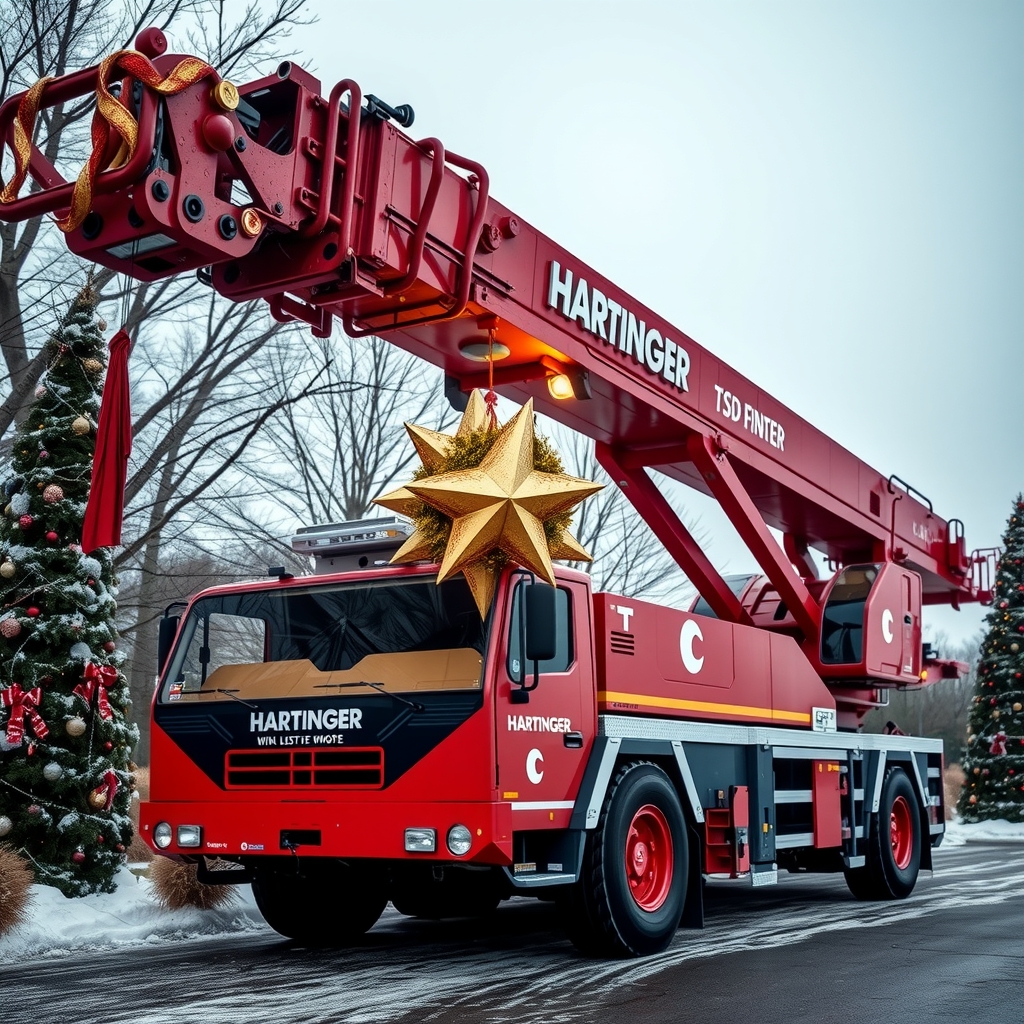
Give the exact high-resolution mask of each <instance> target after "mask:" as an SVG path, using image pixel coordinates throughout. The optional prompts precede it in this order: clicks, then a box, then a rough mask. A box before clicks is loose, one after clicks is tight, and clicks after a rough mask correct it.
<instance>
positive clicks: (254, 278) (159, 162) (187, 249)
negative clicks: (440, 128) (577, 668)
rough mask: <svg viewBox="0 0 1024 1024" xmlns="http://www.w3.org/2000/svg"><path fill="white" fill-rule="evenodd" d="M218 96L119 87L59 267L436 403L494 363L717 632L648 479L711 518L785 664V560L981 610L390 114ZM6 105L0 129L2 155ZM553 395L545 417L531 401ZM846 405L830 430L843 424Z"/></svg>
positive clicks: (819, 442) (856, 474) (51, 91)
mask: <svg viewBox="0 0 1024 1024" xmlns="http://www.w3.org/2000/svg"><path fill="white" fill-rule="evenodd" d="M157 36H159V33H156V35H153V34H150V35H149V36H147V37H146V38H145V39H143V38H142V37H140V40H139V45H140V49H143V50H144V51H145V52H146V54H147V56H148V57H150V58H152V61H153V66H154V67H155V68H156V70H157V71H158V72H159V73H161V74H163V75H167V76H168V77H169V76H170V73H171V71H172V69H173V68H175V66H176V65H178V62H179V61H180V60H181V59H182V58H181V57H177V56H172V55H167V54H164V52H163V49H162V48H161V43H160V39H159V38H157ZM165 45H166V44H165V43H164V44H163V46H164V47H165ZM116 74H118V75H120V74H123V72H117V73H116ZM97 77H98V72H96V70H95V69H90V70H89V71H86V72H79V73H77V74H76V75H73V76H67V77H66V78H64V79H55V80H53V81H51V82H49V83H48V84H47V85H45V86H44V87H43V88H42V92H41V94H37V96H36V101H37V102H38V103H39V104H41V105H42V106H47V105H50V104H52V103H56V102H61V101H66V100H67V99H68V98H70V97H71V96H72V95H80V94H83V93H85V92H87V91H89V90H91V89H93V88H94V87H95V86H96V84H97ZM211 83H212V86H213V87H212V88H211ZM224 85H225V83H221V82H220V79H219V76H217V75H216V73H215V72H214V73H212V74H210V75H208V76H207V77H206V78H204V79H202V80H200V81H197V82H195V83H194V84H193V85H190V86H188V87H187V88H184V89H180V90H179V91H177V92H176V93H174V94H171V95H161V94H159V93H158V92H156V91H154V90H153V89H150V88H149V87H148V86H145V85H143V84H142V83H141V82H139V81H137V80H134V79H132V78H131V77H130V76H126V77H124V79H123V80H122V81H121V89H120V93H119V95H120V96H121V97H122V99H121V101H120V102H121V103H122V105H125V106H127V107H128V108H129V110H130V112H132V113H133V114H134V116H135V118H136V119H137V120H138V122H139V142H138V146H137V149H136V150H135V151H134V152H133V153H132V154H131V156H130V159H129V160H128V161H127V162H125V163H122V164H121V165H119V166H117V167H114V166H110V167H109V168H108V169H106V170H101V171H100V172H99V173H98V175H97V176H96V177H95V180H94V182H93V191H92V194H91V202H90V207H89V212H88V215H87V216H85V217H84V219H83V220H82V221H81V223H80V224H78V225H77V226H75V227H74V228H73V230H70V231H69V232H68V234H67V242H68V245H69V247H70V248H71V249H72V250H73V251H75V252H77V253H79V254H80V255H81V256H83V258H86V259H89V260H94V261H96V262H98V263H100V264H102V265H104V266H107V267H111V268H113V269H116V270H118V271H120V272H123V273H126V274H129V275H131V276H133V277H135V278H137V279H141V280H156V279H160V278H164V277H167V276H170V275H173V274H178V273H181V272H183V271H188V270H197V271H198V272H199V274H200V277H201V278H202V279H204V280H206V281H207V282H209V283H211V284H212V285H213V287H215V288H216V289H217V290H218V291H219V292H221V293H222V294H223V295H225V296H227V297H228V298H231V299H234V300H237V301H242V300H248V299H253V298H262V299H265V300H267V301H268V302H269V304H270V308H271V312H272V314H273V316H274V317H275V318H277V319H279V320H283V321H285V320H296V319H298V320H302V321H305V322H307V323H309V324H310V325H311V326H312V328H313V331H314V333H316V334H320V335H326V334H328V333H329V332H330V330H331V327H332V321H333V318H335V317H338V318H340V319H341V320H342V322H343V323H344V326H345V329H346V331H347V332H348V333H349V334H350V335H352V336H354V337H359V336H363V335H370V334H374V335H381V336H384V337H387V338H388V339H390V340H392V341H393V342H395V343H396V344H398V345H400V346H402V347H403V348H405V349H407V350H409V351H410V352H413V353H415V354H416V355H418V356H420V357H422V358H424V359H426V360H427V361H429V362H432V363H434V364H436V365H438V366H440V367H441V368H442V369H443V370H444V372H445V374H446V376H447V379H448V387H449V391H450V394H451V395H452V396H455V397H456V400H457V394H458V392H465V391H468V390H470V389H472V388H473V387H478V386H482V385H486V384H487V382H488V380H489V379H491V378H489V374H488V372H487V361H488V357H489V356H491V357H493V358H491V359H490V362H491V369H492V370H493V382H494V386H495V387H496V389H497V390H498V391H499V392H500V393H502V394H504V395H506V396H508V397H509V398H511V399H513V400H515V401H519V402H522V401H525V400H526V399H527V398H528V397H532V398H533V399H534V402H535V404H536V406H537V408H538V409H539V410H541V411H543V412H544V413H545V414H546V415H548V416H550V417H551V418H552V419H554V420H556V421H558V422H561V423H564V424H566V425H567V426H569V427H572V428H573V429H575V430H577V431H579V432H581V433H583V434H584V435H586V436H587V437H589V438H591V439H593V440H594V442H595V443H596V445H597V454H598V458H599V460H600V461H601V463H602V465H603V466H604V467H605V468H606V469H607V470H608V472H609V473H610V475H611V476H612V479H613V480H614V481H615V482H616V483H617V484H618V485H619V487H621V488H622V490H623V493H624V494H625V495H626V496H627V498H628V499H629V500H630V501H631V502H632V504H633V505H634V506H635V507H636V508H637V510H638V511H639V513H640V514H641V515H643V517H644V518H645V520H646V521H647V522H648V523H649V524H650V525H651V527H652V529H653V530H654V531H655V533H656V534H657V535H658V536H659V538H660V539H661V540H662V542H663V543H664V544H665V546H666V548H667V549H668V551H669V552H670V553H671V554H672V556H673V557H674V558H675V559H676V560H677V562H678V563H679V564H680V566H681V567H682V568H683V570H684V571H685V572H686V573H687V574H688V576H689V577H690V578H691V580H692V581H693V582H694V584H695V585H696V586H697V588H698V590H699V591H700V592H701V594H702V595H703V597H704V598H705V599H706V600H707V602H708V604H709V605H710V607H711V609H712V610H713V611H714V612H715V613H716V614H717V615H718V616H719V617H721V618H724V619H729V620H731V621H734V622H741V623H749V622H750V621H751V618H750V612H749V609H747V608H745V607H743V606H742V604H741V603H740V601H739V599H738V598H737V596H736V595H734V594H733V592H732V590H731V589H730V587H729V586H728V585H727V583H726V581H725V580H724V579H723V578H722V577H721V576H720V575H719V574H718V572H717V571H716V570H715V569H714V568H713V566H712V565H711V563H710V562H709V560H708V559H707V558H706V556H705V555H704V554H703V552H702V551H701V550H700V547H699V545H698V544H697V543H696V541H695V540H694V538H693V537H692V536H691V535H690V534H689V532H688V531H687V530H686V528H685V526H684V525H683V523H682V522H681V521H680V519H679V518H678V516H677V515H676V514H675V513H674V512H673V510H672V509H671V507H670V505H669V503H668V502H667V501H666V500H665V499H664V497H663V496H662V495H661V493H660V492H659V491H658V489H657V487H656V485H655V483H654V482H653V480H652V478H651V477H650V476H649V474H648V472H647V471H648V470H649V469H655V468H656V469H658V470H659V471H661V472H662V473H664V474H666V475H667V476H669V477H671V478H673V479H675V480H678V481H680V482H682V483H684V484H687V485H688V486H690V487H693V488H695V489H697V490H699V491H702V492H703V493H705V494H710V495H713V496H714V497H715V498H716V499H717V500H718V501H719V502H720V503H721V504H722V506H723V508H724V509H725V511H726V512H727V514H728V516H729V518H730V519H731V521H732V522H733V523H734V524H735V526H736V528H737V530H738V531H739V533H740V535H741V536H742V538H743V540H744V541H745V542H746V544H747V545H748V547H749V548H750V549H751V551H752V553H753V554H754V555H755V557H756V559H757V561H758V563H759V564H760V565H761V567H762V568H763V570H764V572H765V574H766V575H767V576H768V577H769V579H770V580H771V582H772V584H773V586H774V587H775V589H776V590H777V592H778V595H779V597H780V598H781V600H782V602H783V603H784V604H785V606H786V609H788V613H789V614H790V615H792V616H793V619H794V620H795V625H796V627H797V628H798V630H799V632H800V633H801V634H802V636H803V639H804V642H805V646H806V647H807V649H808V650H811V649H812V648H816V647H817V644H818V640H819V634H820V631H821V624H822V602H823V587H822V585H821V584H820V581H817V582H816V581H815V576H816V573H815V569H814V563H813V562H812V560H811V559H810V557H809V556H808V548H815V549H817V550H818V551H820V552H822V553H823V554H824V555H826V556H827V557H828V558H829V559H831V560H832V561H833V562H834V563H836V564H837V565H839V566H849V565H852V564H855V563H873V564H876V565H879V564H883V563H896V564H898V565H900V566H902V567H904V568H906V569H908V570H912V571H913V572H915V573H917V574H919V575H920V578H921V598H920V600H921V601H922V602H923V603H952V604H953V605H957V606H958V605H959V603H960V602H962V601H972V600H978V599H984V598H986V597H987V596H988V595H987V594H986V593H985V592H984V591H983V590H982V589H981V587H980V585H979V583H978V582H977V581H976V580H975V578H974V574H973V573H972V569H973V563H974V560H973V558H972V557H969V556H968V555H967V551H966V547H965V541H964V536H963V527H962V524H961V523H960V522H959V520H956V519H952V520H946V519H943V518H942V517H941V516H939V515H938V514H937V513H936V512H935V510H934V509H933V507H932V505H931V502H930V501H928V499H927V498H925V497H924V496H923V495H921V494H920V493H919V492H917V491H916V490H915V489H914V488H911V487H909V486H908V485H906V484H905V483H904V482H903V481H901V480H900V479H899V478H897V477H895V476H888V477H887V476H886V475H885V474H883V473H881V472H879V471H877V470H875V469H872V468H871V467H870V466H868V465H867V464H866V463H864V462H863V461H861V460H860V459H858V458H857V457H856V456H855V455H853V454H852V453H851V452H849V451H848V450H847V449H845V448H844V447H843V446H842V445H840V444H839V443H837V442H836V441H835V440H833V439H831V438H830V437H828V436H827V435H826V434H824V433H823V432H822V431H820V430H818V429H817V428H816V427H814V426H813V425H811V424H810V423H808V422H807V421H806V420H804V419H802V418H801V417H800V416H798V415H797V414H796V413H795V412H793V411H792V410H791V409H789V408H788V407H786V406H785V405H783V404H782V403H781V402H779V401H777V400H776V399H774V398H773V397H772V396H771V395H769V394H768V393H767V392H765V391H764V390H763V389H761V388H759V387H757V386H756V385H755V384H753V383H752V382H751V381H749V380H747V379H746V378H745V377H744V376H743V375H742V374H740V373H739V372H738V371H736V370H735V369H734V368H732V367H730V366H728V365H727V364H726V363H724V362H723V361H722V360H721V359H719V358H718V357H716V356H715V355H714V354H713V353H711V352H709V351H708V350H707V349H705V348H704V347H702V346H701V345H700V344H698V343H697V342H696V341H694V340H693V339H692V338H690V337H689V336H688V335H686V334H685V333H684V332H683V331H681V330H679V329H678V328H677V327H675V326H674V325H673V324H670V323H669V322H667V321H666V320H664V319H663V318H662V317H660V316H659V315H658V314H657V313H655V312H654V311H653V310H652V309H650V308H648V307H647V306H645V305H644V304H643V303H641V302H640V301H639V300H638V299H636V298H635V297H633V296H631V295H629V294H627V293H626V292H625V291H624V290H623V289H621V288H620V287H618V286H617V285H616V284H615V283H614V282H612V281H609V280H608V279H607V278H605V277H603V276H602V275H601V274H599V273H598V272H597V271H596V270H594V269H593V268H592V267H590V266H587V265H586V264H584V263H583V262H582V261H580V260H579V259H578V258H576V257H575V256H573V255H572V254H571V253H569V252H567V251H566V250H565V249H563V248H562V247H561V246H559V245H558V244H557V243H555V242H554V241H553V240H552V239H550V238H548V237H547V236H546V235H544V234H543V233H542V232H540V231H539V230H537V229H536V228H534V227H533V226H532V225H530V224H529V223H528V222H527V221H525V220H524V219H523V218H521V217H520V216H519V215H518V214H516V213H514V212H513V211H511V210H509V209H507V208H506V207H504V206H502V205H501V204H500V203H498V202H496V201H495V200H493V199H492V198H491V197H490V194H489V179H488V176H487V173H486V171H485V169H484V168H483V167H482V166H481V165H479V164H478V163H476V162H475V161H472V160H469V159H467V158H464V157H460V156H458V155H457V154H454V153H451V152H447V151H446V150H445V148H444V146H443V144H442V143H441V142H440V141H439V140H438V139H436V138H428V139H420V140H414V139H412V138H411V137H410V136H408V135H407V134H405V133H404V132H402V131H401V130H400V128H399V127H398V126H397V125H396V124H395V121H394V120H393V115H398V114H402V115H403V116H404V115H405V114H406V112H408V114H409V115H411V110H407V108H399V110H395V109H394V108H391V107H389V106H388V105H387V104H384V103H381V101H379V100H377V99H376V98H375V97H369V98H368V102H367V105H366V106H364V105H363V97H362V94H361V91H360V89H359V86H358V85H357V84H356V83H354V82H352V81H350V80H344V81H342V82H339V83H338V85H336V86H335V87H334V89H333V90H332V92H331V93H330V95H329V96H328V97H327V98H324V97H323V96H322V95H321V87H320V83H319V81H317V80H316V79H315V78H314V77H313V76H311V75H310V74H308V73H307V72H305V71H304V70H302V69H301V68H300V67H298V66H297V65H295V64H293V63H291V62H288V61H286V62H284V63H283V64H282V65H281V66H280V67H279V68H278V69H277V71H276V73H275V74H273V75H270V76H267V77H266V78H263V79H260V80H258V81H255V82H251V83H248V84H246V85H243V86H240V87H238V89H237V96H235V97H234V102H232V92H233V90H232V89H231V88H227V89H225V88H224V87H223V86H224ZM25 95H26V94H21V95H19V96H13V97H11V98H10V99H8V100H7V101H6V103H4V105H3V107H2V108H0V137H2V138H3V139H4V141H5V143H6V144H7V145H8V146H11V147H12V149H13V148H14V146H15V142H16V139H15V134H16V126H17V124H18V123H19V122H18V119H19V118H22V117H23V116H24V102H25V101H24V96H25ZM356 111H358V112H359V113H358V116H355V114H354V112H356ZM140 153H143V154H148V159H146V160H144V159H142V157H140V156H139V154H140ZM26 170H27V173H28V174H30V175H31V177H32V178H33V179H34V180H35V182H36V183H37V185H38V186H39V190H38V191H36V192H34V193H32V194H30V195H27V196H25V197H23V198H12V197H11V196H7V200H6V202H5V203H4V204H3V205H0V218H3V219H7V220H20V219H25V218H27V217H31V216H38V215H39V214H41V213H44V212H52V211H63V210H66V209H68V208H69V206H71V205H72V194H73V190H74V188H75V186H74V185H73V184H72V183H70V182H66V181H65V180H64V179H63V178H62V177H61V176H60V174H59V173H58V172H57V171H56V169H55V168H54V167H53V166H52V165H51V164H50V163H49V162H48V161H47V160H46V159H45V157H44V156H43V155H42V153H41V152H40V151H39V150H38V149H36V148H35V147H32V150H31V159H30V160H28V161H27V163H26ZM499 356H501V357H504V358H501V359H500V361H498V357H499ZM481 360H483V361H481ZM553 378H557V380H558V382H559V383H560V384H561V386H562V394H564V395H566V396H568V397H566V398H563V399H559V398H556V397H553V394H554V392H553V391H552V389H551V388H549V386H548V384H549V382H550V381H551V380H552V379H553ZM849 400H850V402H851V409H850V412H851V415H854V416H856V415H858V413H862V410H860V409H858V407H857V405H856V398H855V397H853V396H851V398H850V399H849ZM769 527H771V528H774V529H776V530H778V531H781V533H782V534H783V537H784V545H783V547H781V548H780V546H779V544H778V543H777V541H776V540H775V538H774V537H773V536H772V534H771V533H770V531H769ZM812 660H813V659H812Z"/></svg>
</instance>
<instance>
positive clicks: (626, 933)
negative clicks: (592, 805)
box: [559, 762, 689, 957]
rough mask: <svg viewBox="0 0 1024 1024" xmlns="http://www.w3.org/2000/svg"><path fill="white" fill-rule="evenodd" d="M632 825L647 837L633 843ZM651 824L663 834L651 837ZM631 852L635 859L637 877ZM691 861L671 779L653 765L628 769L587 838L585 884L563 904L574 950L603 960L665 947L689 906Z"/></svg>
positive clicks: (566, 896) (615, 782) (615, 784)
mask: <svg viewBox="0 0 1024 1024" xmlns="http://www.w3.org/2000/svg"><path fill="white" fill-rule="evenodd" d="M649 808H654V809H655V810H653V811H652V810H649ZM634 822H639V825H638V826H637V827H638V828H639V829H640V830H641V832H642V834H640V833H637V832H634V833H633V835H632V838H631V827H632V826H633V825H634ZM647 824H655V825H656V826H657V828H658V829H661V830H662V831H661V832H658V831H655V832H653V833H652V832H650V831H647V830H646V825H647ZM644 835H646V836H648V837H650V838H651V842H650V844H649V848H648V844H647V843H646V842H644V841H640V842H638V841H636V840H637V839H638V837H639V838H640V839H641V840H642V839H643V836H644ZM662 835H664V836H665V837H667V839H668V840H669V841H670V842H669V844H668V849H666V844H665V842H664V841H663V840H662V838H661V836H662ZM627 843H629V846H628V847H627ZM628 851H632V852H631V853H629V854H628ZM627 854H628V855H629V856H630V857H631V858H634V859H632V860H631V861H630V862H631V863H632V864H633V865H634V868H633V870H632V873H631V871H630V870H629V869H627ZM688 859H689V853H688V849H687V840H686V823H685V821H684V820H683V809H682V807H681V806H680V804H679V797H678V796H677V794H676V791H675V787H674V786H673V785H672V782H671V781H670V780H669V778H668V776H667V775H666V774H665V773H664V772H663V771H662V770H661V769H660V768H658V767H656V766H655V765H653V764H647V763H643V762H637V763H633V764H628V765H624V766H623V767H622V768H620V769H619V771H618V772H617V773H616V775H615V778H614V780H613V781H612V784H611V786H610V787H609V790H608V794H607V796H606V797H605V802H604V807H603V808H602V810H601V817H600V820H599V821H598V825H597V828H596V829H594V831H592V832H588V833H587V839H586V846H585V848H584V855H583V870H582V873H581V876H580V880H579V881H578V882H577V883H576V884H575V885H573V886H570V887H568V890H567V891H566V892H565V893H564V895H562V897H561V899H560V901H559V903H560V907H561V910H562V913H563V917H564V919H565V924H566V930H567V931H568V933H569V938H570V939H571V940H572V942H573V944H574V945H575V946H576V948H577V949H579V950H580V952H582V953H585V954H586V955H588V956H600V957H626V956H647V955H649V954H651V953H660V952H661V951H662V950H663V949H666V948H667V947H668V945H669V943H670V942H671V941H672V938H673V936H674V935H675V933H676V929H677V928H678V927H679V920H680V918H681V917H682V914H683V904H684V903H685V902H686V886H687V878H688V867H689V862H688ZM638 864H642V865H643V866H644V867H645V868H647V867H648V866H649V867H650V872H649V874H648V873H647V872H639V871H638V870H637V867H636V865H638Z"/></svg>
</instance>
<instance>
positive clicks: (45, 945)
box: [0, 821, 1024, 964]
mask: <svg viewBox="0 0 1024 1024" xmlns="http://www.w3.org/2000/svg"><path fill="white" fill-rule="evenodd" d="M968 842H986V843H991V842H1006V843H1024V822H1009V821H983V822H979V823H978V824H967V823H965V822H962V821H947V822H946V835H945V838H944V839H943V842H942V846H943V847H944V848H949V847H953V846H963V845H964V844H965V843H968ZM269 930H270V929H269V927H268V926H267V924H266V923H265V922H264V920H263V918H262V917H261V916H260V912H259V911H258V910H257V909H256V904H255V902H254V901H253V898H252V892H251V890H250V889H249V886H247V885H240V886H237V887H236V889H235V899H234V901H233V902H232V903H231V904H230V905H229V906H227V907H222V908H221V909H219V910H176V911H168V910H164V909H163V908H162V907H160V905H159V904H158V903H157V902H156V899H155V898H154V896H153V886H152V883H151V882H149V880H148V879H146V878H138V877H136V876H135V875H133V874H132V873H131V871H129V870H128V868H127V867H123V868H121V870H120V872H119V873H118V876H117V892H114V893H109V894H98V895H95V896H85V897H83V898H82V899H74V900H69V899H67V898H66V897H65V896H62V895H61V894H60V893H59V892H58V891H57V890H56V889H53V888H51V887H49V886H45V885H33V886H32V900H31V903H30V905H29V908H28V912H27V915H26V920H25V922H24V923H23V924H22V925H21V926H19V927H18V928H16V929H15V930H14V931H12V932H10V933H9V934H7V935H4V936H0V964H4V963H14V962H16V961H19V960H22V959H23V958H24V957H26V956H45V957H61V956H69V955H71V954H72V953H73V952H74V951H75V950H81V949H89V950H97V949H103V948H110V947H117V946H139V945H150V944H158V943H164V942H166V943H170V942H176V943H177V942H182V941H185V940H199V939H209V938H213V937H215V936H219V935H228V934H231V933H234V932H269Z"/></svg>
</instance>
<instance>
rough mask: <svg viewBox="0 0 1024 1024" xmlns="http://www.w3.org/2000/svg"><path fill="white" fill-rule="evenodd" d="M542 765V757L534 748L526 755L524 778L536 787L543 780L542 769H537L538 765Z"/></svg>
mask: <svg viewBox="0 0 1024 1024" xmlns="http://www.w3.org/2000/svg"><path fill="white" fill-rule="evenodd" d="M543 763H544V755H543V754H542V753H541V752H540V751H539V750H538V749H537V748H536V747H534V748H533V750H531V751H530V752H529V753H528V754H527V755H526V777H527V778H528V779H529V780H530V781H531V782H532V783H533V784H534V785H535V786H536V785H537V784H538V783H539V782H540V780H541V779H543V778H544V769H543V768H538V767H537V765H538V764H543Z"/></svg>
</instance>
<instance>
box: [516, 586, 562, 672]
mask: <svg viewBox="0 0 1024 1024" xmlns="http://www.w3.org/2000/svg"><path fill="white" fill-rule="evenodd" d="M525 600H526V606H525V609H524V610H525V612H526V660H527V661H550V660H551V659H552V658H553V657H554V656H555V653H556V651H557V649H558V638H557V632H556V629H555V588H554V587H549V586H548V585H547V584H544V583H533V584H531V585H530V586H528V587H526V599H525Z"/></svg>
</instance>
